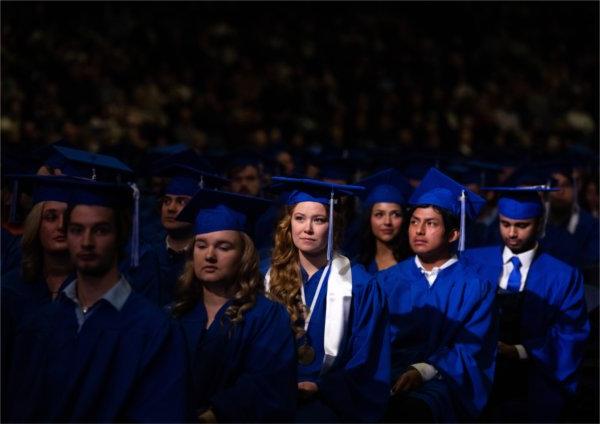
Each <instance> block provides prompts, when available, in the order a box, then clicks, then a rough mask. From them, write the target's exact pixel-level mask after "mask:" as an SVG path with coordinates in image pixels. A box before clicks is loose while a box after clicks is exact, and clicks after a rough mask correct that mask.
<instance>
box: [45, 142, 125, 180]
mask: <svg viewBox="0 0 600 424" xmlns="http://www.w3.org/2000/svg"><path fill="white" fill-rule="evenodd" d="M44 154H45V155H46V157H45V158H44V159H43V163H44V164H45V165H48V166H50V167H52V168H57V169H60V170H61V172H62V174H63V175H69V176H72V177H82V178H89V179H92V180H98V181H113V182H120V181H121V180H124V179H126V178H130V177H131V176H132V175H133V171H132V170H131V168H129V167H128V166H127V165H125V164H124V163H123V162H121V161H120V160H118V159H117V158H114V157H112V156H107V155H101V154H98V153H92V152H86V151H84V150H78V149H72V148H70V147H64V146H59V145H56V144H54V145H52V146H51V148H49V149H45V150H44Z"/></svg>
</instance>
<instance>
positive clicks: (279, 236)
mask: <svg viewBox="0 0 600 424" xmlns="http://www.w3.org/2000/svg"><path fill="white" fill-rule="evenodd" d="M294 207H295V206H286V207H285V210H284V213H283V217H282V218H281V219H280V220H279V222H278V223H277V227H276V229H275V243H274V248H273V254H272V256H271V270H270V274H269V276H270V282H269V293H268V296H269V298H270V299H272V300H275V301H277V302H279V303H281V304H282V305H284V306H285V307H286V309H287V311H288V313H289V314H290V321H291V325H292V330H293V331H294V334H295V336H296V337H297V338H300V337H302V336H303V335H304V317H305V316H306V313H307V312H308V307H307V306H306V305H304V304H303V303H302V293H301V290H300V289H301V287H302V284H303V283H302V275H301V273H300V258H299V254H298V248H297V247H296V246H295V245H294V241H293V239H292V214H293V212H294ZM325 209H326V211H327V215H329V211H328V210H327V209H328V208H325ZM328 218H329V216H328ZM333 221H334V224H333V228H334V235H333V245H334V249H335V248H336V247H337V246H338V245H339V244H340V241H341V235H342V233H343V222H342V215H341V214H340V213H338V212H337V211H335V210H334V213H333Z"/></svg>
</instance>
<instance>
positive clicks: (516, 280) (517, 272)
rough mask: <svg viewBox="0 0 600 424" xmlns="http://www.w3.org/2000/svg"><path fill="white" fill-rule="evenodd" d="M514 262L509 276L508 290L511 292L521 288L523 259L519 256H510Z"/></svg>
mask: <svg viewBox="0 0 600 424" xmlns="http://www.w3.org/2000/svg"><path fill="white" fill-rule="evenodd" d="M510 261H511V262H512V264H513V269H512V271H511V272H510V274H509V276H508V284H507V286H506V290H508V291H511V292H518V291H519V289H520V288H521V265H522V264H521V261H520V260H519V257H518V256H513V257H512V258H510Z"/></svg>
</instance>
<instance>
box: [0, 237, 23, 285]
mask: <svg viewBox="0 0 600 424" xmlns="http://www.w3.org/2000/svg"><path fill="white" fill-rule="evenodd" d="M0 231H1V245H0V255H2V257H1V259H0V261H1V262H0V272H1V273H2V275H3V276H4V275H5V274H7V273H9V272H10V271H12V270H14V269H18V268H19V265H20V264H21V236H15V235H13V234H11V232H10V231H8V230H7V229H6V228H4V227H0ZM3 278H4V277H3Z"/></svg>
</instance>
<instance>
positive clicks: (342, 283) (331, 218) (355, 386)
mask: <svg viewBox="0 0 600 424" xmlns="http://www.w3.org/2000/svg"><path fill="white" fill-rule="evenodd" d="M273 182H274V185H273V187H274V188H276V189H277V188H279V189H280V190H282V191H285V192H286V193H287V195H286V196H284V197H285V199H286V204H285V213H284V214H283V218H281V220H280V221H279V223H278V224H277V228H276V232H275V246H274V249H273V255H272V260H271V266H270V268H269V270H268V271H267V272H266V285H267V287H268V292H269V296H270V297H271V298H272V299H275V300H277V301H279V302H280V303H282V304H283V305H285V307H286V309H287V311H288V313H289V315H290V320H291V325H292V329H293V331H294V334H295V336H296V349H297V355H298V394H299V398H300V404H299V405H298V411H297V414H296V421H297V422H305V421H317V422H331V421H339V420H346V421H347V420H350V421H371V422H373V421H377V420H379V419H380V418H381V416H382V414H383V411H384V408H385V404H386V402H387V396H388V395H389V362H390V358H389V341H388V333H387V331H388V329H387V315H386V314H385V308H384V300H383V296H382V294H381V291H380V290H379V287H378V285H377V284H376V282H375V280H374V279H371V278H370V276H369V275H368V274H366V272H365V271H364V269H362V267H355V266H353V265H352V264H351V263H350V261H349V260H348V258H346V257H345V256H342V255H340V254H339V253H337V252H336V250H335V247H336V246H337V244H338V242H339V237H338V234H339V233H341V231H342V228H341V226H340V225H339V224H340V223H339V222H336V221H338V219H337V217H338V211H335V208H334V206H333V203H335V199H334V196H336V195H339V194H352V193H353V192H356V191H357V190H360V189H361V188H360V187H355V186H343V185H337V184H332V183H324V182H320V181H316V180H308V179H293V178H283V177H274V178H273ZM334 222H335V224H336V225H335V228H334Z"/></svg>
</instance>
